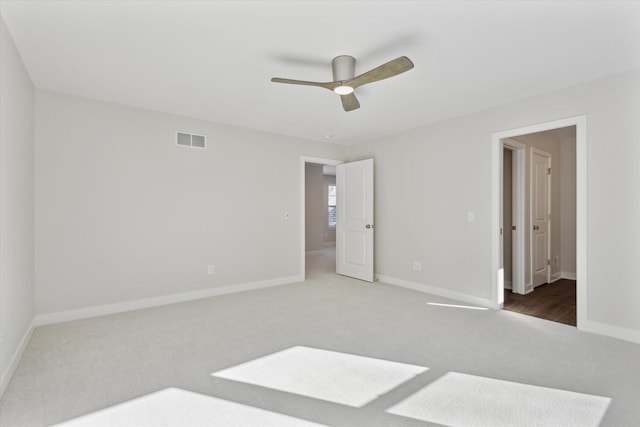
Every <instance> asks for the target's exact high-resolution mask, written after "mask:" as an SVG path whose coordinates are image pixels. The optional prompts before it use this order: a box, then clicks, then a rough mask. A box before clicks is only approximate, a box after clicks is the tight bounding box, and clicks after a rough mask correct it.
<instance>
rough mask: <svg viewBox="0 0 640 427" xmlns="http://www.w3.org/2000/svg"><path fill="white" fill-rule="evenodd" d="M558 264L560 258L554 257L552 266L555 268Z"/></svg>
mask: <svg viewBox="0 0 640 427" xmlns="http://www.w3.org/2000/svg"><path fill="white" fill-rule="evenodd" d="M559 264H560V258H559V257H558V256H557V255H556V256H554V257H553V266H554V267H557V266H558V265H559Z"/></svg>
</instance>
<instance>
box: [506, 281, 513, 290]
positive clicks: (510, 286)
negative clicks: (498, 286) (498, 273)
mask: <svg viewBox="0 0 640 427" xmlns="http://www.w3.org/2000/svg"><path fill="white" fill-rule="evenodd" d="M504 288H505V289H513V284H512V283H511V280H505V281H504Z"/></svg>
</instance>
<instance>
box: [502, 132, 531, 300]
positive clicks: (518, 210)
mask: <svg viewBox="0 0 640 427" xmlns="http://www.w3.org/2000/svg"><path fill="white" fill-rule="evenodd" d="M502 147H503V149H504V148H507V149H508V150H511V151H512V179H513V183H512V194H513V193H515V194H514V196H515V197H513V200H512V205H513V211H514V212H513V215H512V216H513V218H512V221H511V222H512V224H515V225H516V230H515V233H513V234H512V236H513V242H512V253H513V254H515V256H514V257H512V264H513V265H512V267H513V271H512V274H511V275H512V279H513V284H514V285H515V289H513V287H512V289H513V290H514V291H515V292H516V293H520V294H522V295H524V294H525V293H526V286H525V282H524V281H525V277H524V276H525V259H524V254H525V248H524V246H525V238H524V237H525V235H524V232H525V209H524V206H525V203H524V198H525V194H526V191H525V181H526V180H525V164H526V162H527V146H526V145H525V144H523V143H521V142H518V141H516V140H512V139H506V140H503V141H502ZM502 170H503V166H502V165H500V171H499V173H500V176H502ZM500 191H502V185H501V186H500ZM501 238H502V237H501ZM503 257H504V254H503ZM529 280H531V277H529Z"/></svg>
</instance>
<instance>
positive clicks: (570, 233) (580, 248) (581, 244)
mask: <svg viewBox="0 0 640 427" xmlns="http://www.w3.org/2000/svg"><path fill="white" fill-rule="evenodd" d="M565 128H567V129H565ZM546 131H554V132H556V133H558V132H572V133H571V136H570V137H571V138H573V144H571V143H565V139H566V138H567V135H562V136H561V137H560V138H559V139H562V142H561V143H560V149H561V150H562V151H561V152H560V154H558V155H557V156H555V157H554V158H555V160H554V163H553V164H554V166H553V167H552V178H553V168H554V167H555V168H556V169H558V170H557V172H559V171H560V169H562V170H563V171H564V174H565V176H568V177H571V178H572V181H570V180H567V179H565V180H564V181H563V180H562V178H560V180H559V182H560V184H561V185H562V186H566V185H567V184H569V183H570V182H572V185H573V195H572V196H570V197H567V196H566V194H567V188H566V187H562V188H561V189H560V190H557V191H556V197H555V198H554V197H553V195H551V199H550V200H551V202H550V203H551V206H552V207H553V206H554V204H555V206H556V207H558V206H560V207H561V213H560V214H559V216H555V217H554V214H553V212H552V213H551V216H550V221H551V226H550V232H551V236H552V237H551V239H552V240H553V235H554V233H555V236H556V238H558V237H559V238H560V240H561V244H560V246H559V249H557V247H556V249H554V248H551V249H550V251H549V255H550V257H549V258H548V262H549V266H550V270H549V274H550V280H549V282H550V283H551V285H552V286H553V284H559V283H561V282H562V281H564V280H569V281H575V298H574V299H575V305H576V310H575V315H576V322H575V324H576V326H577V327H578V329H584V327H585V325H586V324H587V323H588V321H587V319H586V309H587V302H588V301H589V299H588V289H589V287H588V283H587V282H588V277H587V253H586V247H587V237H588V236H587V218H586V217H587V202H586V201H587V198H586V195H587V179H586V176H587V156H586V152H587V150H586V148H587V117H586V116H585V115H581V116H574V117H567V118H564V119H559V120H554V121H550V122H544V123H539V124H534V125H529V126H524V127H520V128H515V129H510V130H505V131H500V132H496V133H494V134H492V159H493V161H492V180H491V182H492V192H491V194H492V211H491V218H492V225H491V229H492V236H493V239H492V243H491V265H492V269H493V271H494V272H495V273H494V275H493V278H492V285H493V287H492V289H493V292H492V299H493V302H494V304H495V305H496V307H497V308H504V305H505V298H504V297H505V289H504V285H505V280H504V265H503V262H504V260H503V253H502V251H503V243H504V242H503V240H502V233H501V232H502V219H503V218H502V214H503V211H502V209H503V194H502V192H503V188H502V184H503V182H502V179H503V171H502V167H503V163H502V162H503V155H504V151H503V150H504V142H505V141H507V140H509V139H514V138H517V139H519V140H522V137H523V136H527V135H530V134H538V133H544V132H546ZM525 139H526V138H525ZM570 147H571V148H570ZM569 148H570V149H569ZM568 149H569V150H568ZM527 151H530V150H527V149H525V150H524V153H525V154H526V155H527V159H526V161H525V165H527V169H528V170H529V169H530V167H531V165H530V161H531V159H530V156H531V154H530V152H529V153H527ZM546 151H548V150H546ZM563 151H564V153H563ZM567 151H572V154H567ZM563 154H564V155H563ZM567 161H572V162H573V165H567V164H566V162H567ZM572 168H573V170H572ZM556 175H557V174H556ZM527 177H528V172H527V173H526V174H525V178H527ZM527 179H528V178H527ZM557 179H558V178H556V180H557ZM556 184H557V182H556ZM525 188H528V189H529V190H530V182H527V183H526V185H525ZM558 197H560V199H558ZM554 199H555V202H554ZM529 203H530V201H529V200H527V198H526V197H525V206H526V207H525V213H526V214H525V215H524V221H523V223H524V226H523V227H521V230H523V231H525V232H524V238H523V239H522V240H521V241H520V242H519V243H518V245H519V247H520V248H521V251H522V253H525V255H524V260H526V261H523V264H524V270H525V286H526V285H529V284H531V286H533V285H532V283H533V282H532V278H531V276H532V274H531V271H532V265H531V258H530V255H529V254H527V252H529V253H530V251H531V228H532V225H533V224H532V223H531V211H530V205H529ZM552 210H553V209H552ZM556 215H558V214H556ZM567 216H569V217H572V221H573V225H572V226H566V222H565V225H564V226H563V221H566V218H567ZM559 225H560V226H561V228H560V230H557V229H555V227H557V226H559ZM554 229H555V231H554ZM525 240H526V241H525ZM562 241H564V243H567V242H573V247H571V246H570V245H562ZM514 245H515V243H514ZM554 251H555V252H554ZM558 251H559V255H558ZM554 255H555V256H554ZM572 258H573V259H572ZM554 261H555V266H554ZM542 286H544V285H542ZM542 286H541V287H539V289H538V291H539V290H542V289H543V287H542ZM532 289H533V287H532ZM539 294H540V292H538V295H539ZM529 295H536V291H535V290H534V291H533V292H529V293H526V295H523V296H524V297H527V296H529ZM516 296H518V297H519V296H520V295H516Z"/></svg>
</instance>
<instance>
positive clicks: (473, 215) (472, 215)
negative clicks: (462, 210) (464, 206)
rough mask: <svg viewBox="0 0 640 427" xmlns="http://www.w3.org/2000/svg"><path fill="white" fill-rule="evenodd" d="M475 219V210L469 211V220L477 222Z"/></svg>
mask: <svg viewBox="0 0 640 427" xmlns="http://www.w3.org/2000/svg"><path fill="white" fill-rule="evenodd" d="M475 220H476V213H475V212H473V211H469V212H467V222H475Z"/></svg>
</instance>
